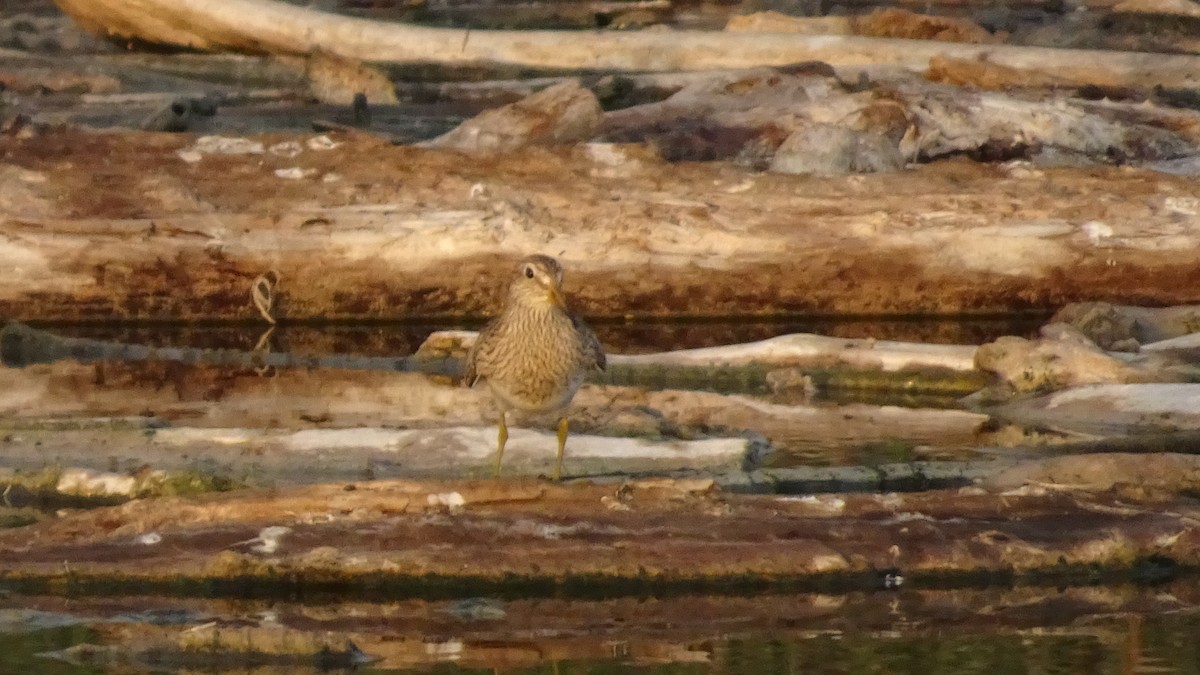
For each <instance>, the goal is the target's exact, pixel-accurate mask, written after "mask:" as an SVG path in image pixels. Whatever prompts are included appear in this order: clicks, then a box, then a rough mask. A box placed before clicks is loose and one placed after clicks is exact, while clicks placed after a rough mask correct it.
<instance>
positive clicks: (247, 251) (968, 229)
mask: <svg viewBox="0 0 1200 675" xmlns="http://www.w3.org/2000/svg"><path fill="white" fill-rule="evenodd" d="M196 140H197V139H194V138H188V137H178V136H173V135H166V134H132V133H114V134H94V133H82V132H74V131H69V130H63V131H55V132H53V133H46V134H43V135H41V136H38V137H36V138H30V139H28V140H24V141H22V140H15V139H14V140H10V141H7V146H6V152H7V162H8V164H7V165H6V166H3V167H0V194H3V195H5V201H4V206H3V207H0V234H2V235H3V238H2V239H0V260H3V261H4V262H5V264H4V265H3V266H0V281H2V282H3V283H0V316H4V317H6V318H9V319H17V320H26V321H27V320H30V319H42V320H47V319H72V320H81V319H91V320H95V319H113V318H120V319H141V320H144V319H174V320H185V321H186V320H197V319H214V318H219V319H225V320H242V321H255V322H257V321H260V320H261V319H260V317H259V314H258V311H257V310H256V309H255V308H254V306H253V304H252V303H251V297H250V289H251V286H252V284H253V282H254V280H255V279H256V278H257V277H259V276H260V275H262V274H263V273H265V272H267V271H269V270H272V269H274V270H277V271H278V272H279V273H280V274H281V278H282V281H281V282H280V284H279V288H278V289H277V295H278V298H277V300H276V310H275V316H276V318H278V319H280V320H292V321H295V320H298V319H312V318H319V319H327V320H328V319H347V320H349V319H363V318H374V319H382V318H392V319H395V318H403V319H409V320H411V319H415V318H418V317H424V318H429V317H442V318H445V317H455V318H457V319H459V320H461V319H462V318H464V317H478V316H480V315H483V314H487V313H490V312H493V311H495V308H496V307H497V306H499V303H500V302H501V301H502V294H503V289H504V280H505V279H507V278H508V277H509V276H510V274H511V272H510V270H509V265H510V263H511V261H512V260H515V259H516V258H519V257H520V256H522V255H526V254H528V253H529V252H533V251H546V252H550V253H553V254H555V255H557V256H559V257H560V259H561V260H562V261H563V263H564V265H565V266H566V269H567V277H566V282H565V283H566V290H567V293H568V295H569V296H570V297H571V300H572V303H573V306H574V307H575V308H576V309H577V310H579V311H582V312H584V313H586V314H589V315H592V316H597V315H599V316H610V317H627V316H630V317H650V316H690V317H713V316H747V315H754V316H771V315H779V314H783V313H789V312H791V313H798V312H807V313H819V314H835V313H855V314H877V315H897V314H914V313H938V314H954V313H962V314H978V313H997V312H999V313H1004V312H1011V311H1014V310H1028V309H1046V308H1053V307H1056V306H1059V305H1062V304H1065V303H1067V302H1071V301H1079V300H1091V299H1095V298H1097V297H1103V298H1107V299H1109V300H1111V301H1117V302H1120V301H1122V300H1124V301H1125V302H1130V303H1132V302H1135V301H1136V302H1145V303H1151V302H1152V303H1154V304H1163V305H1173V304H1184V303H1189V302H1195V301H1197V299H1198V298H1197V296H1196V289H1197V288H1200V281H1197V280H1198V279H1200V269H1197V267H1196V265H1195V262H1194V256H1193V251H1194V250H1195V248H1196V246H1198V245H1200V243H1198V241H1200V238H1198V237H1197V235H1196V233H1195V232H1194V231H1193V229H1191V228H1188V227H1186V226H1185V225H1184V224H1183V223H1182V222H1181V221H1180V219H1179V214H1180V211H1179V209H1181V208H1184V207H1185V206H1186V205H1187V204H1191V203H1192V201H1194V200H1195V182H1194V181H1193V180H1191V179H1186V178H1180V177H1174V176H1168V175H1163V174H1159V173H1155V172H1151V171H1144V170H1133V169H1125V168H1123V169H1086V170H1080V169H1069V168H1063V169H1052V168H1045V169H1043V168H1037V167H1032V166H1029V165H1025V164H1012V165H1007V166H1002V167H988V166H979V165H974V164H970V163H966V162H943V163H939V164H934V165H925V166H922V167H921V168H919V169H916V170H912V171H905V172H899V173H895V174H881V175H877V176H875V177H873V178H872V179H871V183H870V184H869V186H866V187H864V186H863V185H861V184H859V183H855V182H848V181H847V180H846V179H843V178H834V179H813V178H807V177H802V176H789V175H774V174H768V175H762V174H757V175H756V174H747V173H744V172H734V171H731V170H730V168H729V167H728V166H727V165H721V164H714V165H683V166H670V165H667V164H665V163H663V162H662V161H661V160H659V159H657V158H655V157H654V155H653V154H652V153H651V152H648V151H647V150H646V149H644V148H640V147H634V146H620V145H609V144H595V145H587V146H584V147H580V148H577V149H572V150H558V151H554V152H549V151H546V150H528V151H518V152H514V153H509V154H507V155H505V156H503V157H495V158H489V159H487V160H486V161H484V160H478V161H473V162H467V161H464V160H463V156H462V155H459V154H454V153H447V152H435V151H428V150H419V149H412V148H399V147H393V146H391V145H390V144H389V143H386V142H383V141H378V140H373V139H370V138H362V137H358V136H356V137H339V138H336V139H335V138H323V137H319V136H317V137H313V136H309V135H277V134H276V135H266V136H261V137H255V138H249V139H240V140H239V139H235V140H237V142H233V141H230V142H221V141H219V139H217V140H213V139H209V141H206V142H205V143H202V144H197V143H196ZM239 148H240V149H241V151H246V152H248V153H250V154H242V155H238V154H216V150H224V151H230V152H232V151H239V150H238V149H239ZM273 149H274V150H273ZM295 150H299V151H300V153H299V154H296V155H294V156H289V155H292V153H293V152H294V151H295ZM279 153H282V154H279ZM181 155H182V156H181ZM68 157H69V158H70V160H69V161H65V158H68ZM183 157H187V158H188V159H193V160H195V161H192V162H189V161H185V160H184V159H183ZM367 157H369V158H370V161H364V158H367ZM292 169H299V170H301V174H302V175H307V176H309V177H308V178H303V177H301V178H298V179H294V180H289V179H285V178H282V177H280V176H279V175H276V173H275V172H276V171H280V172H287V171H289V170H292ZM303 172H308V173H307V174H305V173H303ZM581 176H586V177H587V179H586V180H581V179H580V177H581ZM501 177H502V180H501ZM801 224H802V226H801ZM314 270H320V272H319V273H316V272H314ZM881 337H886V336H881Z"/></svg>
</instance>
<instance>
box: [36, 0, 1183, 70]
mask: <svg viewBox="0 0 1200 675" xmlns="http://www.w3.org/2000/svg"><path fill="white" fill-rule="evenodd" d="M57 4H58V5H59V7H60V8H61V9H62V10H63V11H64V12H66V13H67V14H69V15H70V16H71V17H73V18H74V19H75V20H77V21H78V22H80V23H81V24H82V25H83V26H85V27H86V28H88V29H89V30H92V31H95V32H98V33H101V34H106V35H110V36H113V37H119V38H122V39H136V40H143V41H147V42H152V43H165V44H173V45H178V46H186V47H190V48H199V49H206V50H237V51H246V52H251V53H263V52H266V53H279V54H293V55H296V54H310V53H312V52H313V51H315V50H318V49H319V50H323V51H326V52H329V53H331V54H337V55H339V56H344V57H349V58H353V59H360V60H364V61H379V62H420V61H428V60H430V59H431V58H432V59H434V60H437V61H441V62H445V63H474V62H480V61H483V62H488V61H491V62H503V63H516V64H522V65H526V66H535V67H550V68H583V69H601V70H677V69H689V70H696V69H713V68H744V67H751V66H763V65H784V64H788V63H796V62H800V61H814V60H816V61H825V62H828V63H830V64H831V65H833V66H835V67H845V68H850V69H862V68H868V67H870V66H877V65H900V66H903V67H905V68H907V69H909V70H913V71H920V70H923V69H924V68H925V67H926V66H927V64H928V62H929V60H930V59H931V58H933V57H935V56H939V55H942V56H948V57H952V58H959V59H986V60H989V61H992V62H995V63H998V64H1000V65H1003V66H1008V67H1012V68H1018V69H1024V68H1032V69H1038V70H1041V71H1042V72H1045V73H1047V74H1049V75H1053V76H1057V77H1063V78H1067V79H1072V80H1075V81H1078V82H1087V83H1091V84H1098V85H1109V86H1115V85H1132V84H1138V85H1144V84H1146V83H1155V84H1161V85H1163V86H1181V87H1182V86H1190V85H1192V84H1194V73H1195V72H1196V71H1197V70H1200V68H1198V66H1197V64H1198V63H1200V61H1198V60H1197V57H1192V56H1178V55H1174V56H1173V55H1163V54H1149V53H1135V52H1126V53H1122V52H1103V51H1088V50H1070V49H1061V50H1060V49H1049V48H1035V47H1016V46H1010V45H966V44H958V43H944V42H937V41H912V40H901V39H886V38H863V37H857V36H832V37H831V36H816V37H813V36H796V35H784V34H746V33H728V32H701V31H696V32H677V31H671V32H668V33H662V32H657V31H633V32H594V33H585V34H580V33H578V32H555V31H477V32H475V33H472V34H470V35H468V34H467V32H466V31H462V30H454V29H442V28H427V27H419V26H404V25H397V24H390V23H384V22H372V21H366V20H362V19H354V18H347V17H340V16H336V15H332V14H326V13H323V12H318V11H314V10H309V9H306V8H301V7H296V6H293V5H288V4H285V3H280V2H271V1H270V0H229V1H228V2H223V3H221V4H219V5H215V4H213V3H208V2H203V1H202V0H186V1H179V0H57Z"/></svg>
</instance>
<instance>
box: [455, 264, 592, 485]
mask: <svg viewBox="0 0 1200 675" xmlns="http://www.w3.org/2000/svg"><path fill="white" fill-rule="evenodd" d="M562 273H563V270H562V266H560V265H559V264H558V261H557V260H555V259H554V258H551V257H549V256H544V255H534V256H530V257H528V258H525V259H524V260H522V261H521V262H520V264H519V265H518V266H517V276H516V279H514V280H513V282H512V285H511V286H509V290H508V299H507V301H506V302H505V304H504V308H503V309H502V310H501V312H500V314H499V315H498V316H497V317H496V318H495V319H492V321H491V322H489V323H488V325H487V326H485V327H484V328H483V330H482V331H480V333H479V337H478V338H477V339H476V340H475V344H474V345H473V346H472V347H471V351H470V352H469V353H468V354H467V361H466V368H465V369H464V372H463V382H464V384H466V385H467V386H472V385H474V384H475V383H476V382H477V381H478V380H480V379H483V380H484V381H486V382H487V384H488V387H489V388H490V389H491V391H492V395H493V396H494V397H495V399H496V403H497V405H498V406H499V408H500V420H499V438H498V441H497V447H496V474H497V475H498V474H499V473H500V461H501V458H502V457H503V455H504V444H505V442H506V441H507V440H508V427H507V420H506V413H507V412H508V411H509V410H521V411H528V412H539V413H550V412H556V413H558V414H559V415H560V417H559V427H558V461H557V463H556V464H555V471H554V477H555V478H559V477H561V475H562V458H563V449H564V446H565V444H566V437H567V416H566V408H567V406H568V405H569V404H570V403H571V399H572V398H574V396H575V392H576V391H577V390H578V389H579V386H580V385H581V384H583V380H584V377H585V376H586V374H587V371H588V370H589V369H591V368H599V369H600V370H603V369H604V367H605V357H604V349H603V348H602V347H601V346H600V341H599V340H598V339H596V334H595V333H593V332H592V329H591V328H588V326H587V324H585V323H584V322H583V320H581V319H580V318H578V317H576V316H573V315H572V314H571V313H570V312H569V311H568V310H567V308H566V303H565V302H564V300H563V296H562V289H561V285H562Z"/></svg>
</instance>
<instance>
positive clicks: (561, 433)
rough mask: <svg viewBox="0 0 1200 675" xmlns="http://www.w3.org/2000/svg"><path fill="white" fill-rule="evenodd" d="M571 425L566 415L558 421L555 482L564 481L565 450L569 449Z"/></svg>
mask: <svg viewBox="0 0 1200 675" xmlns="http://www.w3.org/2000/svg"><path fill="white" fill-rule="evenodd" d="M568 426H569V423H568V422H567V417H566V416H565V415H564V416H563V418H562V419H560V420H559V421H558V461H557V462H555V464H554V480H562V459H563V450H565V449H566V448H567V431H568Z"/></svg>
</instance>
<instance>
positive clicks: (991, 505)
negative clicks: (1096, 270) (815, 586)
mask: <svg viewBox="0 0 1200 675" xmlns="http://www.w3.org/2000/svg"><path fill="white" fill-rule="evenodd" d="M1193 459H1194V458H1193ZM1194 512H1195V508H1194V506H1193V505H1188V504H1186V503H1179V502H1171V501H1167V502H1161V501H1157V502H1152V503H1147V504H1144V505H1138V504H1129V503H1118V502H1115V501H1114V500H1112V499H1110V498H1107V497H1082V496H1079V495H1067V494H1057V493H1052V492H1051V493H1047V492H1045V491H1044V490H1043V491H1038V490H1033V491H1027V492H1024V493H1022V492H1010V493H1008V494H1003V495H1001V494H989V493H984V492H982V491H977V492H958V491H953V492H938V491H931V492H927V493H921V494H914V495H859V496H855V495H826V496H818V497H813V498H803V499H797V498H780V497H774V496H772V497H762V496H739V495H730V494H723V493H721V492H719V491H716V490H714V488H713V486H712V483H711V481H694V480H693V481H668V480H659V481H632V482H627V483H624V484H621V485H612V484H609V485H598V484H587V483H580V484H574V485H568V486H560V485H553V484H547V483H541V482H536V481H484V482H449V483H417V482H411V481H399V482H397V481H381V482H373V483H355V484H353V486H352V487H351V486H348V485H346V484H345V483H339V484H333V485H326V486H308V487H304V488H302V489H294V490H293V489H283V490H272V491H268V492H258V493H231V494H229V495H221V496H214V497H211V498H208V499H201V500H198V501H195V500H193V501H180V500H173V499H157V500H144V501H140V502H130V503H128V504H125V505H122V506H118V507H112V508H106V509H99V510H95V511H91V512H87V513H77V514H71V515H67V516H65V517H63V518H59V519H57V520H54V521H51V522H46V523H42V524H38V525H33V526H30V527H25V528H20V529H17V530H8V531H4V532H0V562H2V563H3V570H4V571H3V572H2V573H0V580H3V581H4V582H5V583H28V580H32V579H40V580H44V581H46V582H50V581H52V580H54V579H59V578H62V577H63V576H64V575H69V576H70V578H71V579H72V581H73V583H77V584H78V583H88V582H91V583H96V582H101V581H103V580H107V581H108V582H109V583H114V582H115V583H131V582H134V581H136V582H138V583H145V584H154V585H157V586H159V587H165V586H167V585H170V584H178V583H180V581H181V580H183V579H193V580H204V579H208V580H214V579H228V578H236V579H240V580H242V582H245V581H246V580H249V579H256V580H263V581H265V580H266V579H268V578H272V579H287V580H289V583H296V582H300V581H304V580H306V581H308V582H310V583H311V582H316V580H317V579H318V578H319V579H327V580H333V579H336V580H337V583H339V584H346V585H351V586H353V585H357V584H363V583H365V582H367V581H368V580H371V583H373V584H379V583H381V582H385V583H387V584H389V585H396V586H404V585H407V584H411V583H413V582H417V581H418V580H420V581H419V583H421V584H427V583H429V580H432V579H443V580H447V581H449V580H452V579H453V580H459V582H461V583H462V584H463V585H461V586H459V587H458V592H460V593H462V592H465V589H466V588H472V589H473V590H476V591H481V592H482V593H486V592H487V591H486V590H485V589H487V588H498V586H495V585H496V584H512V583H514V582H515V581H516V580H518V579H521V580H525V581H526V582H527V583H532V584H543V585H544V584H549V585H551V586H558V585H566V586H573V585H575V584H578V583H583V584H585V585H588V586H591V587H594V588H603V584H604V583H607V584H609V586H610V587H613V588H615V587H617V586H619V585H621V584H623V583H628V582H630V581H632V580H635V579H642V580H643V582H646V583H651V584H654V585H655V586H657V587H660V588H664V589H666V588H670V587H671V586H672V585H673V584H690V586H689V587H690V588H696V587H697V586H696V585H697V584H705V583H709V584H720V583H728V582H729V581H730V580H731V579H739V580H742V581H743V582H747V581H754V582H755V583H768V584H769V583H771V582H772V581H775V582H783V581H785V580H789V579H790V580H799V579H805V578H808V579H812V580H816V579H821V578H825V579H835V578H837V577H838V576H839V575H842V577H843V578H845V579H846V581H847V582H849V583H850V584H853V583H854V582H853V579H855V578H860V579H861V577H860V576H858V575H863V574H871V575H873V574H874V573H875V572H877V571H879V570H884V569H895V568H899V569H902V570H904V574H905V575H907V576H909V577H910V578H911V579H912V580H914V581H919V580H920V579H922V578H947V577H954V576H955V575H959V576H960V578H961V577H962V575H969V574H978V573H983V572H1001V571H1003V572H1006V573H1011V574H1014V575H1017V576H1022V575H1036V574H1039V573H1045V572H1048V571H1052V570H1055V569H1058V570H1063V569H1064V568H1071V567H1073V566H1081V567H1082V566H1087V567H1089V568H1090V569H1109V570H1113V571H1115V570H1119V569H1127V568H1128V566H1129V564H1130V561H1131V560H1135V559H1137V558H1139V557H1141V556H1147V555H1150V554H1154V555H1157V556H1166V557H1169V558H1171V559H1173V560H1175V561H1177V562H1178V563H1183V564H1196V563H1200V525H1197V523H1198V522H1200V520H1197V519H1196V515H1197V514H1195V513H1194ZM914 516H916V517H914ZM664 520H667V521H669V522H670V523H671V525H670V532H671V536H664V535H663V529H662V528H663V522H664ZM514 522H520V523H524V525H522V526H521V527H513V525H512V523H514ZM564 523H569V524H564ZM151 533H153V534H156V535H157V537H155V538H152V539H140V540H139V538H140V537H143V536H144V535H149V534H151ZM464 533H469V534H467V535H464ZM139 541H143V542H145V541H151V542H155V543H149V544H146V543H139ZM63 560H69V561H70V569H69V571H64V569H63V562H62V561H63ZM464 560H470V561H473V562H472V564H471V565H467V566H464V565H463V561H464ZM22 580H26V581H24V582H22ZM588 580H590V581H588ZM604 580H607V581H606V582H605V581H604ZM456 583H458V582H456ZM871 583H876V582H875V581H874V578H873V576H872V582H871ZM342 587H344V586H342Z"/></svg>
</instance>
